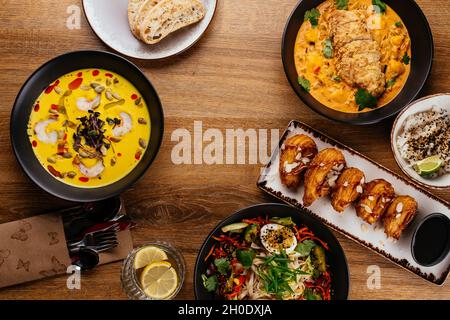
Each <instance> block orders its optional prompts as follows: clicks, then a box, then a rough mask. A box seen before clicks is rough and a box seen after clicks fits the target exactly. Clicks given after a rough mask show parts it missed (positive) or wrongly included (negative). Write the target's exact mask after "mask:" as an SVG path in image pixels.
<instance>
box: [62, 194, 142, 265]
mask: <svg viewBox="0 0 450 320" xmlns="http://www.w3.org/2000/svg"><path fill="white" fill-rule="evenodd" d="M122 209H123V205H122V201H121V199H120V198H119V197H115V198H111V199H106V200H102V201H98V202H92V203H86V204H84V205H81V206H77V207H74V208H70V209H66V210H64V215H63V224H64V232H65V234H66V243H67V249H68V250H69V255H70V258H71V261H72V263H73V264H75V265H77V266H79V267H80V268H81V269H83V270H90V269H92V268H94V267H95V266H97V265H98V263H99V261H100V257H99V254H100V253H102V252H106V251H109V250H112V249H114V248H116V247H117V246H118V245H119V241H118V237H117V235H118V232H120V231H123V230H126V229H130V228H132V227H133V226H134V223H133V222H132V221H131V219H130V218H129V217H127V216H126V215H125V214H124V212H123V210H122Z"/></svg>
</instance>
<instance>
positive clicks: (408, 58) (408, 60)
mask: <svg viewBox="0 0 450 320" xmlns="http://www.w3.org/2000/svg"><path fill="white" fill-rule="evenodd" d="M410 61H411V57H410V56H408V54H407V53H405V55H404V56H403V58H402V62H403V63H404V64H405V65H408V64H409V62H410Z"/></svg>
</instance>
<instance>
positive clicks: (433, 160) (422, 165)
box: [416, 156, 443, 176]
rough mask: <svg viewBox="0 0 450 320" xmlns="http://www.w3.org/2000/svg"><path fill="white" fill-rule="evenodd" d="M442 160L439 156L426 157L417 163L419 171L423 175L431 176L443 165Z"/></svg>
mask: <svg viewBox="0 0 450 320" xmlns="http://www.w3.org/2000/svg"><path fill="white" fill-rule="evenodd" d="M442 164H443V162H442V160H441V159H440V158H439V156H432V157H429V158H425V159H423V160H421V161H419V162H417V163H416V169H417V173H418V174H420V175H421V176H429V175H430V174H433V173H435V172H437V171H439V169H440V168H441V167H442Z"/></svg>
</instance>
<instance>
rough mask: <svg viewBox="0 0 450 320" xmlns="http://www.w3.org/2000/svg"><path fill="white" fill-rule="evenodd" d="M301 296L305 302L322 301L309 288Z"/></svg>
mask: <svg viewBox="0 0 450 320" xmlns="http://www.w3.org/2000/svg"><path fill="white" fill-rule="evenodd" d="M303 296H304V297H305V299H306V300H322V297H321V296H320V295H319V294H317V293H315V292H314V291H313V290H311V289H310V288H306V289H305V291H304V292H303Z"/></svg>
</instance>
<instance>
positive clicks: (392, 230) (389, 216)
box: [384, 196, 417, 240]
mask: <svg viewBox="0 0 450 320" xmlns="http://www.w3.org/2000/svg"><path fill="white" fill-rule="evenodd" d="M416 212H417V202H416V200H415V199H414V198H413V197H410V196H398V197H396V198H395V199H394V200H393V201H392V202H391V204H390V205H389V207H388V209H387V211H386V214H385V216H384V232H385V233H386V235H387V236H388V237H390V238H394V239H397V240H398V239H400V236H401V235H402V232H403V230H405V228H406V227H407V226H408V224H409V223H410V222H411V221H412V219H413V218H414V217H415V215H416Z"/></svg>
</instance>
